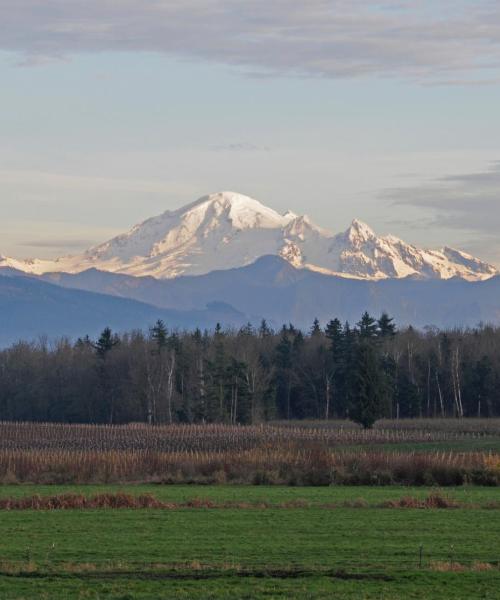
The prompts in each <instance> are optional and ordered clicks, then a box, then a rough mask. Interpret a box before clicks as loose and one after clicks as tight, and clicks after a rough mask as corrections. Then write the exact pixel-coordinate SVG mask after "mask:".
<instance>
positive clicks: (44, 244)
mask: <svg viewBox="0 0 500 600" xmlns="http://www.w3.org/2000/svg"><path fill="white" fill-rule="evenodd" d="M95 243H96V240H90V239H87V240H84V239H80V240H79V239H50V240H38V239H37V240H27V241H24V242H21V243H20V244H19V246H23V247H28V248H49V249H54V250H56V249H58V248H88V247H89V246H92V245H94V244H95Z"/></svg>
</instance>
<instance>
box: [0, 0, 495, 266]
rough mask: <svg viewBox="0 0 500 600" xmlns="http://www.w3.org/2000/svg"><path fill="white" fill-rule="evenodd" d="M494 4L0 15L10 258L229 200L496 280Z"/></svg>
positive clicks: (120, 7)
mask: <svg viewBox="0 0 500 600" xmlns="http://www.w3.org/2000/svg"><path fill="white" fill-rule="evenodd" d="M499 107H500V3H499V2H498V1H497V0H470V1H466V0H453V1H451V0H433V1H428V0H418V1H417V0H407V1H404V0H399V1H396V0H394V1H390V0H387V1H385V2H368V1H366V0H329V1H327V0H308V1H307V2H303V1H298V0H286V1H285V0H252V2H248V1H247V0H120V2H116V0H44V2H40V1H39V0H0V222H1V223H2V235H1V240H0V254H3V255H7V256H14V257H16V258H30V257H35V256H36V257H55V256H59V255H64V254H71V253H77V252H79V251H81V250H83V249H85V248H87V247H89V246H92V245H94V244H96V243H99V242H102V241H104V240H106V239H108V238H110V237H112V236H113V235H115V234H118V233H121V232H123V231H124V230H127V229H128V228H130V227H131V226H132V225H134V224H136V223H138V222H141V221H143V220H145V219H146V218H148V217H150V216H153V215H156V214H159V213H161V212H163V211H165V210H169V209H175V208H178V207H180V206H182V205H184V204H187V203H189V202H192V201H193V200H195V199H196V198H198V197H200V196H202V195H205V194H207V193H211V192H216V191H221V190H233V191H238V192H241V193H245V194H248V195H250V196H252V197H255V198H257V199H258V200H260V201H261V202H263V203H264V204H266V205H268V206H271V207H272V208H274V209H276V210H278V211H280V212H285V211H286V210H287V209H290V210H292V211H294V212H296V213H299V214H304V213H306V214H308V215H309V216H310V217H311V219H312V220H313V221H315V222H316V223H318V224H319V225H321V226H323V227H325V228H328V229H331V230H332V231H334V232H338V231H341V230H343V229H345V228H346V227H347V226H348V225H349V223H350V221H351V220H352V219H353V218H359V219H361V220H363V221H366V222H367V223H369V224H370V225H371V226H372V227H373V228H374V229H375V230H376V231H377V232H379V233H381V234H385V233H392V234H394V235H397V236H399V237H401V238H403V239H405V240H406V241H409V242H412V243H415V244H418V245H421V246H428V247H441V246H443V245H450V246H454V247H459V248H462V249H464V250H466V251H469V252H471V253H473V254H475V255H477V256H479V257H480V258H483V259H485V260H488V261H490V262H493V263H495V264H496V265H498V266H500V236H499V235H498V231H499V230H500V109H499Z"/></svg>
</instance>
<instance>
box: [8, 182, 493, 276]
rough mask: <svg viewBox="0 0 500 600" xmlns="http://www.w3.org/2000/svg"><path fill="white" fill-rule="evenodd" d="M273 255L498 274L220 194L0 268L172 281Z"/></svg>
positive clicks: (328, 266)
mask: <svg viewBox="0 0 500 600" xmlns="http://www.w3.org/2000/svg"><path fill="white" fill-rule="evenodd" d="M265 255H277V256H281V257H282V258H284V259H285V260H287V261H288V262H289V263H290V264H292V265H293V266H294V267H297V268H306V269H310V270H313V271H318V272H321V273H324V274H330V275H340V276H343V277H348V278H355V279H369V280H380V279H390V278H398V279H399V278H403V277H408V276H414V277H421V278H433V279H450V278H452V277H459V278H462V279H465V280H468V281H482V280H486V279H489V278H491V277H493V276H495V275H497V274H498V271H497V269H496V268H495V267H494V266H492V265H489V264H487V263H485V262H483V261H481V260H479V259H477V258H474V257H473V256H470V255H468V254H466V253H464V252H461V251H460V250H455V249H453V248H448V247H445V248H443V249H441V250H426V249H419V248H417V247H416V246H413V245H410V244H407V243H405V242H404V241H402V240H400V239H398V238H396V237H394V236H391V235H389V236H385V237H379V236H377V235H376V234H375V233H374V232H373V231H372V229H370V227H368V225H366V224H365V223H363V222H361V221H359V220H357V219H355V220H354V221H353V222H352V224H351V226H350V227H349V229H348V230H347V231H345V232H343V233H339V234H336V235H335V234H333V233H332V232H330V231H327V230H325V229H322V228H320V227H318V226H317V225H315V224H314V223H313V222H312V221H311V220H310V219H309V218H308V217H307V216H298V215H296V214H294V213H292V212H287V213H285V214H284V215H281V214H279V213H277V212H276V211H274V210H273V209H271V208H268V207H266V206H264V205H263V204H261V203H260V202H258V201H257V200H254V199H253V198H250V197H248V196H244V195H242V194H238V193H234V192H219V193H215V194H210V195H208V196H204V197H202V198H200V199H199V200H197V201H196V202H193V203H192V204H189V205H187V206H184V207H182V208H179V209H178V210H175V211H166V212H164V213H163V214H162V215H159V216H157V217H153V218H151V219H148V220H147V221H144V223H141V224H139V225H136V226H135V227H133V228H132V229H131V230H130V231H128V232H127V233H124V234H122V235H119V236H117V237H115V238H113V239H112V240H109V241H108V242H105V243H104V244H101V245H98V246H95V247H93V248H90V249H89V250H87V251H86V252H84V253H83V254H80V255H76V256H68V257H62V258H59V259H57V260H52V261H50V260H40V259H34V260H16V259H13V258H8V257H3V256H0V267H11V268H14V269H17V270H19V271H24V272H26V273H32V274H37V275H40V274H43V273H49V272H66V273H80V272H82V271H85V270H87V269H90V268H95V269H99V270H101V271H110V272H113V273H123V274H127V275H134V276H152V277H155V278H158V279H171V278H174V277H178V276H180V275H203V274H206V273H210V272H211V271H214V270H221V269H222V270H224V269H230V268H235V267H242V266H245V265H249V264H251V263H253V262H255V260H257V259H258V258H259V257H261V256H265Z"/></svg>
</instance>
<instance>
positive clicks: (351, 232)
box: [346, 219, 377, 242]
mask: <svg viewBox="0 0 500 600" xmlns="http://www.w3.org/2000/svg"><path fill="white" fill-rule="evenodd" d="M346 237H347V238H348V239H349V240H350V241H351V242H356V241H360V242H366V241H368V240H370V239H374V238H376V237H377V236H376V235H375V232H374V231H373V229H372V228H371V227H369V226H368V225H367V224H366V223H364V222H363V221H360V220H359V219H353V221H352V223H351V225H350V227H349V229H348V230H347V231H346Z"/></svg>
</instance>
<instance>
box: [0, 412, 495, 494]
mask: <svg viewBox="0 0 500 600" xmlns="http://www.w3.org/2000/svg"><path fill="white" fill-rule="evenodd" d="M499 437H500V422H499V421H498V420H491V421H484V420H481V421H478V420H436V421H432V420H431V421H424V420H420V421H399V422H381V423H380V424H379V425H378V426H377V427H376V428H374V429H371V430H363V429H360V428H358V427H356V426H353V425H352V424H350V423H346V422H331V423H329V424H328V425H327V426H326V425H325V424H322V423H319V424H318V423H303V424H302V423H301V424H300V425H298V424H294V425H290V424H286V425H283V424H274V425H262V426H229V425H168V426H167V425H165V426H147V425H143V424H131V425H122V426H103V425H99V426H98V425H66V424H53V423H51V424H33V423H30V424H28V423H0V481H1V482H3V483H18V482H19V483H22V482H32V483H112V482H163V483H252V484H287V485H330V484H346V485H390V484H404V485H462V484H481V485H498V484H500V454H499V453H498V452H497V451H495V450H491V449H490V450H484V449H481V446H482V445H483V444H493V448H495V444H496V442H497V441H498V438H499Z"/></svg>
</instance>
